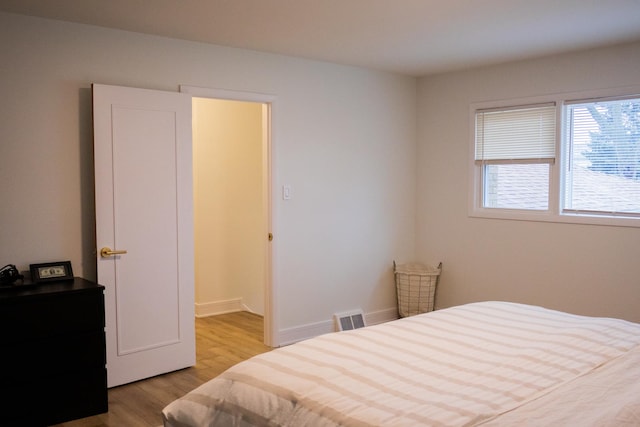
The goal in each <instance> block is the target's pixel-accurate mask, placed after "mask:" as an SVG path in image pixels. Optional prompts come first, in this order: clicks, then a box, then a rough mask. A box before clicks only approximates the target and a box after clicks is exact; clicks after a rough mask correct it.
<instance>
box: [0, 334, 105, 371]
mask: <svg viewBox="0 0 640 427" xmlns="http://www.w3.org/2000/svg"><path fill="white" fill-rule="evenodd" d="M104 342H105V336H104V330H102V329H101V330H97V331H94V332H83V333H75V334H60V335H56V336H54V337H49V338H42V339H34V340H28V341H22V342H19V343H14V344H13V347H11V346H7V347H5V348H4V349H3V351H2V352H0V367H2V368H0V382H4V381H9V380H11V379H25V378H43V377H46V376H49V375H51V374H54V373H61V372H65V371H72V370H78V369H80V370H82V369H92V368H96V367H97V368H104V366H105V364H106V355H105V346H104Z"/></svg>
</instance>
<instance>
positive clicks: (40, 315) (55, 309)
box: [0, 292, 104, 344]
mask: <svg viewBox="0 0 640 427" xmlns="http://www.w3.org/2000/svg"><path fill="white" fill-rule="evenodd" d="M103 328H104V299H103V295H102V292H91V293H89V292H84V293H69V294H59V295H53V296H48V298H44V297H41V296H35V297H30V298H17V299H12V300H9V301H2V303H1V304H0V336H1V337H2V339H3V342H4V343H6V344H8V343H9V342H17V341H24V340H25V339H27V338H26V337H28V339H29V340H32V339H37V338H38V337H47V336H54V335H57V334H60V333H61V331H64V333H73V332H83V331H92V330H96V329H103Z"/></svg>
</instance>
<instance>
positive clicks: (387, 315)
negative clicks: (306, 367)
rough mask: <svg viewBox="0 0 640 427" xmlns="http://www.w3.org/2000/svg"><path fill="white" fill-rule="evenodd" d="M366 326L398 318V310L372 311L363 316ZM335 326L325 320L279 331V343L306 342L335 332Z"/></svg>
mask: <svg viewBox="0 0 640 427" xmlns="http://www.w3.org/2000/svg"><path fill="white" fill-rule="evenodd" d="M364 317H365V320H366V322H367V325H369V326H370V325H376V324H378V323H385V322H389V321H391V320H396V319H397V318H398V309H397V308H389V309H384V310H378V311H372V312H369V313H365V315H364ZM335 330H336V329H335V325H334V322H333V319H332V320H325V321H322V322H317V323H309V324H306V325H302V326H296V327H293V328H287V329H281V330H280V333H279V334H278V335H279V338H280V339H279V343H280V345H281V346H284V345H289V344H293V343H295V342H298V341H302V340H306V339H309V338H313V337H316V336H318V335H322V334H328V333H330V332H335Z"/></svg>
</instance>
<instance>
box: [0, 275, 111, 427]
mask: <svg viewBox="0 0 640 427" xmlns="http://www.w3.org/2000/svg"><path fill="white" fill-rule="evenodd" d="M0 343H2V347H1V350H0V425H2V426H13V425H15V426H47V425H51V424H57V423H61V422H64V421H69V420H72V419H76V418H83V417H88V416H91V415H95V414H99V413H102V412H106V411H107V405H108V400H107V370H106V352H105V335H104V287H103V286H100V285H98V284H96V283H94V282H91V281H88V280H85V279H81V278H75V279H73V280H69V281H65V282H50V283H43V284H38V285H29V284H25V285H17V286H14V287H12V288H11V289H7V288H0Z"/></svg>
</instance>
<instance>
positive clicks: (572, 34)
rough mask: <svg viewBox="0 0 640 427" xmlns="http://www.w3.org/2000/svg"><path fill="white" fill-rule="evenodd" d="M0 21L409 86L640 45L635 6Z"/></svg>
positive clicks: (169, 0) (101, 11) (374, 7)
mask: <svg viewBox="0 0 640 427" xmlns="http://www.w3.org/2000/svg"><path fill="white" fill-rule="evenodd" d="M0 11H6V12H13V13H19V14H26V15H33V16H40V17H45V18H52V19H59V20H64V21H71V22H78V23H84V24H91V25H98V26H102V27H109V28H118V29H122V30H127V31H135V32H140V33H147V34H156V35H161V36H167V37H173V38H178V39H185V40H192V41H199V42H205V43H213V44H218V45H224V46H231V47H238V48H245V49H252V50H258V51H265V52H271V53H277V54H284V55H293V56H299V57H305V58H309V59H317V60H323V61H330V62H335V63H340V64H346V65H355V66H361V67H369V68H374V69H380V70H386V71H391V72H396V73H401V74H406V75H412V76H423V75H428V74H433V73H439V72H444V71H451V70H457V69H463V68H468V67H473V66H478V65H487V64H492V63H500V62H505V61H512V60H518V59H524V58H530V57H536V56H544V55H549V54H555V53H562V52H568V51H574V50H582V49H588V48H592V47H600V46H605V45H610V44H617V43H623V42H628V41H635V40H640V0H606V1H604V0H0Z"/></svg>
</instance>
